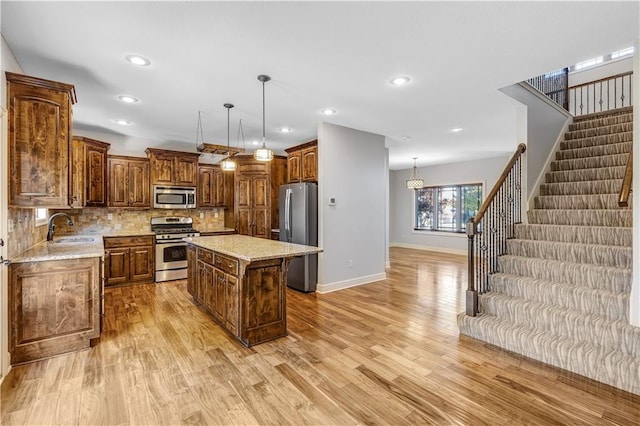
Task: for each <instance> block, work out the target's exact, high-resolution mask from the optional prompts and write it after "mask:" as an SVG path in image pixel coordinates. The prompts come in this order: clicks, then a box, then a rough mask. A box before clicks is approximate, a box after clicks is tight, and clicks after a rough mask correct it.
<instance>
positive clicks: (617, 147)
mask: <svg viewBox="0 0 640 426" xmlns="http://www.w3.org/2000/svg"><path fill="white" fill-rule="evenodd" d="M632 145H633V142H622V143H611V144H608V145H598V146H590V147H588V148H577V149H566V150H563V151H558V152H556V160H570V159H575V158H586V157H599V156H601V155H613V154H629V152H630V151H631V147H632Z"/></svg>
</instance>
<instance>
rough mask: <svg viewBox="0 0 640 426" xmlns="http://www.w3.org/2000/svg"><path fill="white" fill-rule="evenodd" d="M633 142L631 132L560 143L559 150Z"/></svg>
mask: <svg viewBox="0 0 640 426" xmlns="http://www.w3.org/2000/svg"><path fill="white" fill-rule="evenodd" d="M631 141H633V132H625V133H616V134H613V135H603V136H591V137H587V138H580V139H572V140H568V141H562V142H560V150H567V149H578V148H588V147H596V146H603V145H609V144H616V143H622V142H631Z"/></svg>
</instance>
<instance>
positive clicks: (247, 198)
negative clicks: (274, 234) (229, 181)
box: [235, 176, 253, 235]
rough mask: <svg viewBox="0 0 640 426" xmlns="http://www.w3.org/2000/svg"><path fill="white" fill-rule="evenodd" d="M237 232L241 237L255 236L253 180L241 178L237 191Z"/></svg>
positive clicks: (237, 184) (237, 182)
mask: <svg viewBox="0 0 640 426" xmlns="http://www.w3.org/2000/svg"><path fill="white" fill-rule="evenodd" d="M235 199H236V201H235V211H236V231H238V234H240V235H253V234H252V232H251V230H252V226H251V224H252V216H251V208H252V207H251V178H250V177H246V176H239V177H238V178H237V179H236V191H235Z"/></svg>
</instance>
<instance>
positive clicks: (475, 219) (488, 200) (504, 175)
mask: <svg viewBox="0 0 640 426" xmlns="http://www.w3.org/2000/svg"><path fill="white" fill-rule="evenodd" d="M526 150H527V146H526V145H525V144H523V143H521V144H519V145H518V149H516V152H515V153H514V154H513V156H512V157H511V160H509V163H508V164H507V165H506V167H505V168H504V171H503V172H502V174H501V175H500V177H499V178H498V181H497V182H496V184H495V185H493V188H492V189H491V192H490V193H489V195H487V198H485V199H484V202H483V203H482V207H480V210H478V213H477V214H476V215H475V216H474V217H473V224H474V225H477V224H478V223H479V222H480V219H482V217H483V216H484V214H485V213H486V211H487V209H488V208H489V205H490V204H491V202H492V201H493V199H494V198H495V196H496V194H497V193H498V191H500V188H501V187H502V184H503V183H504V181H505V180H506V179H507V176H508V175H509V173H510V172H511V168H512V167H513V165H514V164H515V163H516V161H518V159H519V158H520V156H521V155H522V153H523V152H525V151H526ZM469 221H471V219H469Z"/></svg>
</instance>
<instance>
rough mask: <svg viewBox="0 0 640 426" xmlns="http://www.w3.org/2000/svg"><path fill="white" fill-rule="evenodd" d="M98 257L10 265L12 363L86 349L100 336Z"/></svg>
mask: <svg viewBox="0 0 640 426" xmlns="http://www.w3.org/2000/svg"><path fill="white" fill-rule="evenodd" d="M101 272H102V259H101V258H100V257H91V258H81V259H68V260H52V261H44V262H26V263H12V264H11V265H9V277H10V279H9V281H10V283H9V324H10V327H9V352H10V353H11V364H18V363H22V362H27V361H34V360H37V359H41V358H47V357H51V356H53V355H58V354H62V353H65V352H73V351H77V350H80V349H84V348H88V347H89V346H90V343H91V339H95V338H98V337H100V332H101V315H102V309H103V307H102V297H103V291H102V290H103V288H102V273H101Z"/></svg>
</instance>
